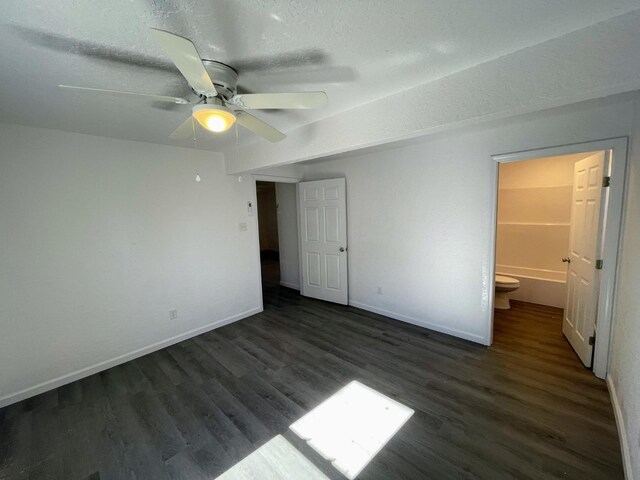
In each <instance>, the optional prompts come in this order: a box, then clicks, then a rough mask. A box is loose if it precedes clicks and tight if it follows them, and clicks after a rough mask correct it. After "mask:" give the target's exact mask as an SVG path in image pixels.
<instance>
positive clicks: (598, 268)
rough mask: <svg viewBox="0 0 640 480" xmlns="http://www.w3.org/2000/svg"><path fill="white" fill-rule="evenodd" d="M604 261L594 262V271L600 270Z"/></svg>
mask: <svg viewBox="0 0 640 480" xmlns="http://www.w3.org/2000/svg"><path fill="white" fill-rule="evenodd" d="M603 265H604V260H596V270H602V267H603Z"/></svg>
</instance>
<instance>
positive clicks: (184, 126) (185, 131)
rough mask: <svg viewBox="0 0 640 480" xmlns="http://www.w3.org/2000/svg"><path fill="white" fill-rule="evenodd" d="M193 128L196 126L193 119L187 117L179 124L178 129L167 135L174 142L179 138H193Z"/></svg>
mask: <svg viewBox="0 0 640 480" xmlns="http://www.w3.org/2000/svg"><path fill="white" fill-rule="evenodd" d="M195 128H196V126H195V122H194V120H193V117H192V116H191V115H189V118H187V119H186V120H185V121H184V122H182V123H181V124H180V126H179V127H178V128H176V129H175V130H174V131H173V132H171V135H169V138H171V139H172V140H176V139H179V138H189V137H193V136H194V135H195Z"/></svg>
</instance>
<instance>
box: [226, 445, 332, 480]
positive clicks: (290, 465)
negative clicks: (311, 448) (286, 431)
mask: <svg viewBox="0 0 640 480" xmlns="http://www.w3.org/2000/svg"><path fill="white" fill-rule="evenodd" d="M256 479H260V480H302V479H305V480H329V478H328V477H327V476H326V475H324V474H323V473H322V472H321V471H320V470H319V469H318V467H316V466H315V465H314V464H313V463H311V462H310V461H309V460H308V459H307V457H305V456H304V455H303V454H302V453H300V452H299V451H298V450H297V449H296V448H295V447H294V446H293V445H291V444H290V443H289V442H288V441H287V439H286V438H284V437H283V436H282V435H277V436H275V437H273V438H272V439H271V440H269V441H268V442H267V443H265V444H264V445H262V446H261V447H260V448H259V449H257V450H256V451H255V452H253V453H252V454H251V455H249V456H248V457H245V458H244V459H243V460H241V461H240V462H238V463H236V464H235V465H234V466H233V467H231V468H230V469H229V470H227V471H226V472H224V473H223V474H222V475H220V476H219V477H218V478H217V479H216V480H256Z"/></svg>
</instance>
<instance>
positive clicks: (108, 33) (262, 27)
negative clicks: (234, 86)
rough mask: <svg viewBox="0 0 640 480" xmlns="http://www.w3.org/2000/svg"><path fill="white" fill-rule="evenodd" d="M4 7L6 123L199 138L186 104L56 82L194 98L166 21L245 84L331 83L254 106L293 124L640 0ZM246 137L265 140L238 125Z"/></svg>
mask: <svg viewBox="0 0 640 480" xmlns="http://www.w3.org/2000/svg"><path fill="white" fill-rule="evenodd" d="M2 7H3V13H2V17H3V18H2V24H1V25H0V45H2V47H1V49H0V61H1V62H2V64H1V65H2V67H1V68H0V121H1V122H7V123H19V124H25V125H32V126H37V127H45V128H57V129H62V130H68V131H75V132H81V133H90V134H96V135H104V136H109V137H116V138H126V139H131V140H140V141H147V142H154V143H165V144H169V145H184V146H189V145H193V142H192V141H191V140H183V141H178V142H176V141H172V140H169V139H168V138H167V136H168V135H169V134H170V133H171V132H172V131H173V129H174V128H175V127H176V126H178V125H179V124H180V123H181V122H182V121H183V120H184V119H185V118H186V117H187V116H188V115H189V112H190V110H189V107H188V106H175V107H174V106H173V105H171V106H170V107H171V108H170V109H167V107H166V106H165V108H158V106H155V105H153V104H151V103H149V102H146V101H139V100H129V99H120V98H98V97H96V98H93V97H91V96H88V95H80V94H75V93H68V92H62V91H59V90H58V89H57V88H56V86H57V85H58V84H60V83H64V84H70V85H78V86H87V87H98V88H110V89H120V90H130V91H138V92H145V93H155V94H163V95H177V96H187V95H189V90H188V87H187V85H186V82H185V81H184V80H183V79H182V77H181V76H180V74H179V73H178V72H177V70H176V69H175V68H174V67H173V66H172V64H171V63H170V62H169V61H168V60H167V59H166V58H165V57H164V56H163V54H162V52H161V51H160V49H159V48H158V47H157V46H156V44H155V43H154V41H153V39H152V38H151V36H150V34H149V28H150V27H158V28H162V29H165V30H169V31H172V32H175V33H178V34H180V35H183V36H185V37H188V38H190V39H191V40H192V41H193V42H194V43H195V45H196V47H197V48H198V51H199V53H200V54H201V56H202V57H203V58H209V59H213V60H218V61H221V62H224V63H227V64H229V65H231V66H234V67H235V68H236V69H237V70H238V71H239V73H240V87H241V88H242V90H243V91H250V92H278V91H304V90H325V91H326V92H327V94H328V95H329V103H330V105H329V107H328V108H326V109H324V110H321V111H275V112H267V111H262V112H258V113H257V114H256V115H257V116H259V117H261V118H263V119H265V120H267V121H268V122H270V123H271V124H273V125H274V126H275V127H277V128H279V129H281V130H283V131H285V132H287V131H290V130H292V129H294V128H296V127H298V126H301V125H305V124H309V123H312V122H314V121H317V120H320V119H323V118H326V117H329V116H332V115H336V114H337V113H339V112H342V111H345V110H349V109H352V108H354V107H357V106H360V105H363V104H366V103H369V102H372V101H375V100H377V99H380V98H382V97H387V96H389V95H392V94H395V93H397V92H399V91H403V90H406V89H409V88H411V87H413V86H415V85H419V84H424V83H425V82H428V81H431V80H435V79H438V78H441V77H445V76H447V75H450V74H452V73H454V72H459V71H462V70H465V69H467V68H470V67H472V66H475V65H478V64H480V63H483V62H486V61H489V60H492V59H495V58H497V57H500V56H503V55H507V54H509V53H511V52H514V51H517V50H521V49H523V48H525V47H528V46H531V45H536V44H539V43H542V42H544V41H547V40H549V39H551V38H556V37H559V36H561V35H563V34H566V33H568V32H572V31H576V30H579V29H581V28H585V27H587V26H589V25H592V24H594V23H597V22H601V21H604V20H607V19H609V18H612V17H615V16H618V15H622V14H624V13H627V12H630V11H632V10H637V9H640V0H608V1H606V2H603V1H601V0H564V1H563V2H557V1H555V0H536V1H532V0H491V1H482V2H478V1H472V0H467V1H462V0H431V1H424V0H398V1H395V2H389V1H388V0H369V1H361V2H345V1H344V0H325V1H321V2H315V1H313V2H312V1H264V0H262V1H261V0H242V1H240V0H237V1H232V0H216V1H211V0H193V1H189V2H186V1H179V0H174V1H160V0H109V1H105V0H85V1H82V2H77V1H69V0H39V1H30V2H25V1H24V0H5V1H3V5H2ZM189 98H191V97H189ZM234 139H235V135H234V134H233V132H229V133H227V134H225V135H224V136H222V137H220V136H216V137H213V136H210V135H205V134H203V135H201V136H200V137H199V138H198V141H197V144H196V145H195V146H196V147H197V148H206V149H211V150H218V151H223V150H225V149H226V148H227V147H228V146H229V145H232V144H233V142H234ZM243 140H244V141H256V139H255V138H254V137H253V136H252V135H250V134H248V135H247V134H243V133H242V132H241V141H243ZM258 141H264V140H258ZM284 141H285V142H286V140H284Z"/></svg>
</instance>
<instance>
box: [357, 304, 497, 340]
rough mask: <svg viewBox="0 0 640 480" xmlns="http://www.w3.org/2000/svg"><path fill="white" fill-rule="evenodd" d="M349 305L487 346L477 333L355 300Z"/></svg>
mask: <svg viewBox="0 0 640 480" xmlns="http://www.w3.org/2000/svg"><path fill="white" fill-rule="evenodd" d="M349 305H351V306H352V307H356V308H361V309H362V310H366V311H368V312H373V313H377V314H379V315H384V316H385V317H389V318H392V319H394V320H400V321H401V322H405V323H411V324H412V325H417V326H419V327H423V328H428V329H429V330H434V331H436V332H440V333H446V334H447V335H453V336H454V337H459V338H462V339H464V340H469V341H471V342H475V343H481V344H483V345H487V343H486V339H485V338H484V337H483V336H482V335H476V334H475V333H468V332H465V331H462V330H457V329H455V328H450V327H444V326H442V325H438V324H437V323H431V322H425V321H424V320H419V319H417V318H413V317H409V316H407V315H403V314H401V313H395V312H390V311H388V310H384V309H382V308H378V307H374V306H372V305H367V304H366V303H360V302H356V301H355V300H349Z"/></svg>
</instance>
